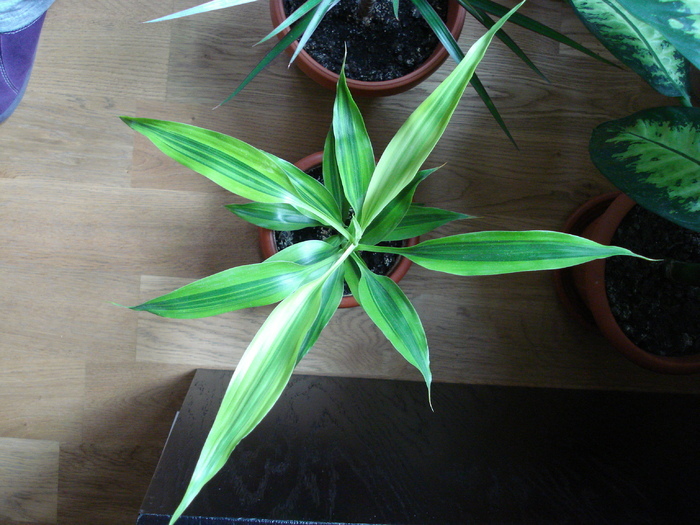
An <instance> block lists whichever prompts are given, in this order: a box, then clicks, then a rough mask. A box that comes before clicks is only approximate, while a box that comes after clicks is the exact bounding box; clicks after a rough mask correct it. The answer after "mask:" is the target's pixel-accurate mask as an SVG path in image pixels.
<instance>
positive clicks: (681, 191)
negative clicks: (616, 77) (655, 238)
mask: <svg viewBox="0 0 700 525" xmlns="http://www.w3.org/2000/svg"><path fill="white" fill-rule="evenodd" d="M590 153H591V159H592V160H593V163H594V164H595V165H596V167H597V168H598V169H599V170H600V171H601V173H602V174H603V175H605V176H606V177H607V178H608V179H609V180H610V182H612V183H613V184H614V185H615V186H617V187H618V188H619V189H620V190H622V191H623V192H624V193H626V194H627V195H629V196H630V197H631V198H632V199H633V200H635V201H637V202H638V203H639V204H641V205H642V206H644V207H645V208H647V209H648V210H650V211H652V212H654V213H656V214H658V215H661V216H662V217H665V218H667V219H668V220H670V221H673V222H675V223H676V224H679V225H681V226H684V227H686V228H690V229H692V230H695V231H700V108H687V107H665V108H653V109H647V110H644V111H640V112H638V113H635V114H634V115H630V116H629V117H625V118H622V119H619V120H614V121H611V122H606V123H604V124H601V125H600V126H598V127H597V128H596V129H595V130H594V132H593V136H592V137H591V143H590Z"/></svg>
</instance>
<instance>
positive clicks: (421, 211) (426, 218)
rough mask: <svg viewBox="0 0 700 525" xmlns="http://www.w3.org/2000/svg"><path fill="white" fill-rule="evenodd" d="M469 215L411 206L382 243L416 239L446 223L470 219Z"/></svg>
mask: <svg viewBox="0 0 700 525" xmlns="http://www.w3.org/2000/svg"><path fill="white" fill-rule="evenodd" d="M471 218H472V217H471V216H470V215H465V214H464V213H457V212H455V211H449V210H443V209H440V208H431V207H427V206H416V205H413V206H411V207H410V208H409V209H408V213H406V215H404V217H403V219H402V220H401V222H400V223H399V225H398V226H397V227H396V228H394V230H393V231H392V232H391V233H390V234H388V235H386V236H385V237H384V238H383V239H382V240H383V241H400V240H403V239H410V238H411V237H418V236H420V235H425V234H426V233H428V232H431V231H433V230H434V229H435V228H439V227H440V226H442V225H444V224H447V223H448V222H452V221H458V220H462V219H471Z"/></svg>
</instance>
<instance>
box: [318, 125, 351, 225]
mask: <svg viewBox="0 0 700 525" xmlns="http://www.w3.org/2000/svg"><path fill="white" fill-rule="evenodd" d="M322 170H323V185H324V186H325V187H326V188H328V191H329V192H330V193H331V195H333V198H334V199H335V202H336V204H337V205H338V207H339V208H340V213H341V216H342V217H343V220H345V219H347V217H348V213H349V211H350V204H349V203H348V200H347V199H346V198H345V193H344V192H343V181H342V180H341V178H340V171H338V159H337V158H336V156H335V137H334V136H333V128H331V129H329V130H328V134H327V135H326V141H325V143H324V145H323V165H322Z"/></svg>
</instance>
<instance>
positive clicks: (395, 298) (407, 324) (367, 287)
mask: <svg viewBox="0 0 700 525" xmlns="http://www.w3.org/2000/svg"><path fill="white" fill-rule="evenodd" d="M353 260H354V263H355V264H356V266H357V267H358V268H359V269H360V272H361V277H360V281H359V283H358V285H357V295H356V296H355V298H356V299H357V302H358V303H360V305H361V306H362V308H363V309H364V310H365V312H367V315H368V316H369V318H370V319H372V321H373V322H374V324H376V325H377V327H378V328H379V329H380V330H381V331H382V333H383V334H384V335H385V336H386V338H387V339H388V340H389V341H390V342H391V344H392V345H393V346H394V348H396V350H397V351H398V352H399V353H400V354H401V355H402V356H403V357H404V358H405V359H406V361H408V362H409V363H411V364H412V365H413V366H415V367H416V368H417V369H418V370H419V371H420V373H421V374H422V375H423V379H424V380H425V384H426V385H427V387H428V393H430V383H431V381H432V374H431V372H430V357H429V354H428V340H427V338H426V336H425V330H424V329H423V323H421V320H420V318H419V317H418V313H417V312H416V310H415V308H414V307H413V305H412V304H411V302H410V301H409V300H408V298H407V297H406V295H405V294H404V293H403V291H401V288H399V285H398V284H396V283H395V282H394V281H392V280H391V279H389V278H388V277H386V276H383V275H376V274H375V273H372V272H371V271H370V270H369V269H368V268H367V266H366V265H365V264H364V262H362V260H361V259H360V257H358V256H354V257H353Z"/></svg>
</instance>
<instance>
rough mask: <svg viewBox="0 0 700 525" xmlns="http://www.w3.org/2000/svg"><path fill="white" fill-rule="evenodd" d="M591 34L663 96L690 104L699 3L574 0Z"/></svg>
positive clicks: (698, 53)
mask: <svg viewBox="0 0 700 525" xmlns="http://www.w3.org/2000/svg"><path fill="white" fill-rule="evenodd" d="M569 2H570V3H571V5H572V6H573V8H574V10H575V11H576V13H577V14H578V16H579V18H580V19H581V20H582V22H583V23H584V25H585V26H586V27H587V28H588V30H589V31H590V32H591V33H592V34H593V35H594V36H595V37H596V38H597V39H598V40H600V42H601V43H602V44H603V45H604V46H605V47H606V48H607V49H608V50H609V51H610V52H611V53H612V54H613V55H615V56H616V57H617V58H618V59H619V60H620V61H621V62H623V63H624V64H626V65H627V66H628V67H629V68H630V69H632V70H633V71H634V72H635V73H637V74H638V75H640V76H641V77H642V78H643V79H644V80H646V81H647V82H648V83H649V84H650V85H651V86H652V87H653V88H654V89H656V90H657V91H658V92H659V93H661V94H662V95H666V96H668V97H677V98H679V99H680V100H681V102H682V103H683V104H684V105H686V106H690V105H691V102H690V92H689V90H690V80H689V71H690V64H691V63H692V64H694V65H695V66H696V67H700V2H699V1H698V0H569Z"/></svg>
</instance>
